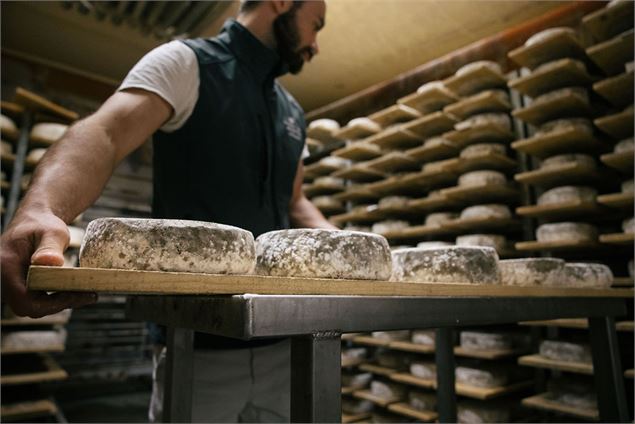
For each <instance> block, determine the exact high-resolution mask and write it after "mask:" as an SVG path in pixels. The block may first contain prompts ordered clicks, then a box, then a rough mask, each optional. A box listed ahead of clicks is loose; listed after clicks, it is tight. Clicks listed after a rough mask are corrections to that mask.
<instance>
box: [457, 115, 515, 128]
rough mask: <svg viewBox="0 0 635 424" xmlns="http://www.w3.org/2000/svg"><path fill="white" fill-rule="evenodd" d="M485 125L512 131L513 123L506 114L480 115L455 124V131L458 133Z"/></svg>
mask: <svg viewBox="0 0 635 424" xmlns="http://www.w3.org/2000/svg"><path fill="white" fill-rule="evenodd" d="M485 125H495V126H497V127H500V128H502V129H506V130H511V128H512V121H511V119H510V118H509V115H507V114H506V113H480V114H478V115H473V116H470V117H469V118H467V119H466V120H464V121H461V122H458V123H456V124H454V129H455V130H457V131H463V130H466V129H468V128H472V127H480V126H485Z"/></svg>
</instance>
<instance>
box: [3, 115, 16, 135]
mask: <svg viewBox="0 0 635 424" xmlns="http://www.w3.org/2000/svg"><path fill="white" fill-rule="evenodd" d="M0 129H2V130H3V131H7V130H8V131H17V130H18V127H16V126H15V122H13V119H11V118H9V117H8V116H6V115H2V114H0Z"/></svg>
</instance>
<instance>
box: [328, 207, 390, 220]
mask: <svg viewBox="0 0 635 424" xmlns="http://www.w3.org/2000/svg"><path fill="white" fill-rule="evenodd" d="M383 218H384V212H383V211H380V210H379V209H371V210H366V211H350V212H346V213H343V214H339V215H333V216H332V217H331V218H330V219H331V221H332V222H335V223H338V224H340V223H345V222H376V221H379V220H381V219H383Z"/></svg>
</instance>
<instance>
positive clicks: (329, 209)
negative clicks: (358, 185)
mask: <svg viewBox="0 0 635 424" xmlns="http://www.w3.org/2000/svg"><path fill="white" fill-rule="evenodd" d="M314 206H315V207H316V208H318V209H319V210H320V212H322V213H323V214H325V215H334V214H341V213H343V212H344V211H346V208H345V207H344V206H336V205H322V206H317V205H315V204H314Z"/></svg>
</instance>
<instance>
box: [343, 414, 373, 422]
mask: <svg viewBox="0 0 635 424" xmlns="http://www.w3.org/2000/svg"><path fill="white" fill-rule="evenodd" d="M370 417H371V413H370V412H365V413H363V414H346V413H344V412H342V423H344V424H347V423H356V422H361V421H366V420H368V419H369V418H370Z"/></svg>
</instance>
